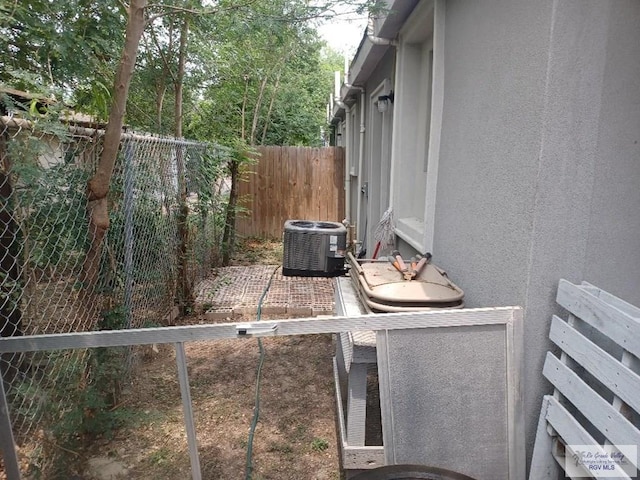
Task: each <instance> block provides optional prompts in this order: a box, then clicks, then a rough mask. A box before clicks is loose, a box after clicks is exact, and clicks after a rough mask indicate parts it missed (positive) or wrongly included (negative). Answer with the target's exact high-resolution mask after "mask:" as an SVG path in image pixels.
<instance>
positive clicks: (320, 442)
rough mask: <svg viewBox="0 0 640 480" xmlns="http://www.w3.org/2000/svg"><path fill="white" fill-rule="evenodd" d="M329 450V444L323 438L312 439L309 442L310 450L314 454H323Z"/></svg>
mask: <svg viewBox="0 0 640 480" xmlns="http://www.w3.org/2000/svg"><path fill="white" fill-rule="evenodd" d="M328 448H329V442H328V441H326V440H325V439H324V438H314V439H313V441H312V442H311V450H313V451H314V452H324V451H325V450H326V449H328Z"/></svg>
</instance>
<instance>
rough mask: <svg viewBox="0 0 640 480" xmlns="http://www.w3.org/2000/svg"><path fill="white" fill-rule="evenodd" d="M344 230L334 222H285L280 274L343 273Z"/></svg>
mask: <svg viewBox="0 0 640 480" xmlns="http://www.w3.org/2000/svg"><path fill="white" fill-rule="evenodd" d="M346 248H347V229H346V228H345V226H344V225H342V224H341V223H337V222H322V221H316V220H287V221H286V222H285V224H284V254H283V261H282V274H283V275H285V276H301V277H333V276H338V275H341V274H343V273H344V256H345V251H346Z"/></svg>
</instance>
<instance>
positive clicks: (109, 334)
mask: <svg viewBox="0 0 640 480" xmlns="http://www.w3.org/2000/svg"><path fill="white" fill-rule="evenodd" d="M514 312H517V314H516V315H514ZM514 318H516V319H519V318H521V310H520V308H519V307H497V308H477V309H464V310H434V311H427V312H414V313H387V314H369V315H361V316H355V317H323V318H297V319H287V320H273V321H271V320H269V321H261V322H250V323H223V324H213V325H189V326H178V327H160V328H146V329H131V330H104V331H97V332H78V333H62V334H49V335H31V336H24V337H6V338H2V339H0V354H1V353H18V352H36V351H48V350H63V349H78V348H100V347H124V346H135V345H150V344H174V347H175V349H176V364H177V370H178V378H179V383H180V393H181V397H182V408H183V411H184V419H185V428H186V432H187V441H188V447H189V459H190V462H191V472H192V478H193V480H202V473H201V470H200V460H199V455H198V447H197V439H196V431H195V425H194V421H193V410H192V405H191V394H190V386H189V378H188V373H187V360H186V355H185V350H184V344H185V342H194V341H203V340H221V339H231V338H237V339H247V338H253V337H269V336H288V335H312V334H326V333H340V332H346V331H351V332H357V331H384V330H401V329H411V328H429V327H450V326H464V325H478V324H484V325H507V327H508V330H509V331H510V334H511V335H513V327H514V323H515V324H516V325H515V328H516V329H519V328H521V325H519V322H518V321H516V322H514ZM518 353H521V352H518ZM519 373H520V372H514V375H515V377H517V379H518V381H517V382H516V384H519V383H520V382H519V378H520V374H519ZM518 396H519V395H518ZM514 400H515V401H516V402H517V403H520V400H521V399H520V398H516V399H514ZM0 448H1V449H2V456H3V459H4V464H5V469H6V473H7V478H8V479H9V480H20V479H21V476H20V470H19V464H18V455H17V452H16V449H15V443H14V437H13V431H12V429H11V417H10V412H9V405H8V402H7V397H6V393H5V390H4V382H3V380H2V378H1V377H0ZM520 468H522V469H524V465H522V466H521V467H520ZM514 480H515V479H514Z"/></svg>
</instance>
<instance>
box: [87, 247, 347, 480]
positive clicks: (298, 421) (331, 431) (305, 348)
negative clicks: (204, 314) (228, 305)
mask: <svg viewBox="0 0 640 480" xmlns="http://www.w3.org/2000/svg"><path fill="white" fill-rule="evenodd" d="M238 252H241V253H239V254H238V255H237V256H236V257H235V258H234V264H236V265H237V264H244V265H246V264H270V265H273V264H279V263H281V261H282V244H281V243H280V242H274V241H260V240H257V239H247V240H244V241H243V242H242V245H240V247H239V248H238ZM247 320H251V319H247ZM186 322H187V323H200V322H201V319H200V318H198V317H197V316H194V317H192V318H190V319H186ZM263 342H264V347H265V350H266V357H265V358H266V359H265V363H264V367H263V379H262V388H261V395H260V422H259V424H258V427H257V430H256V434H255V439H254V447H253V464H254V470H253V476H252V478H253V480H267V479H273V480H287V479H291V480H294V479H295V480H338V479H339V478H340V470H339V465H338V453H337V446H336V445H337V440H336V432H335V420H334V418H335V416H334V415H335V402H334V398H335V397H334V389H333V382H332V378H333V376H332V370H331V365H332V362H331V358H332V354H333V345H332V339H331V336H328V335H324V336H306V337H278V338H270V339H264V340H263ZM186 353H187V358H188V370H189V377H190V378H189V379H190V384H191V395H192V401H193V409H194V416H195V422H196V431H197V435H198V443H199V452H200V463H201V466H202V473H203V478H205V479H243V478H245V468H246V454H247V440H248V434H249V427H250V422H251V418H252V415H253V409H254V401H255V388H256V386H255V381H256V367H257V365H258V359H259V350H258V346H257V341H256V340H254V339H248V340H223V341H211V342H193V343H189V344H187V345H186ZM135 378H136V379H137V380H136V382H135V383H134V384H133V385H131V387H130V388H129V389H128V390H127V392H126V394H125V397H124V398H123V406H124V407H126V408H127V409H128V410H129V411H131V412H137V414H136V415H135V417H136V421H135V422H133V423H132V425H131V426H130V427H128V428H124V429H122V430H120V431H118V432H117V433H116V435H115V437H114V438H113V439H112V440H110V441H106V440H105V441H103V442H101V443H100V444H97V445H95V446H94V448H92V449H91V451H90V452H87V457H90V456H94V457H95V456H101V457H110V458H114V459H117V460H118V461H120V462H122V464H123V465H124V466H125V467H126V468H127V470H128V472H127V474H126V476H123V478H127V479H133V480H135V479H140V480H142V479H145V480H146V479H150V478H156V479H184V478H189V472H190V466H189V456H188V451H187V443H186V434H185V430H184V424H183V417H182V405H181V400H180V391H179V386H178V380H177V376H176V364H175V354H174V352H173V350H172V349H164V350H161V351H160V353H159V354H156V355H155V358H154V359H152V360H148V361H147V362H146V363H144V364H143V365H141V366H140V368H139V371H138V372H137V373H136V375H135Z"/></svg>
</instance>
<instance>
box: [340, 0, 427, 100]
mask: <svg viewBox="0 0 640 480" xmlns="http://www.w3.org/2000/svg"><path fill="white" fill-rule="evenodd" d="M419 1H420V0H384V2H383V6H382V9H383V11H384V12H385V13H383V14H381V15H379V16H377V17H373V19H372V20H373V34H374V35H375V36H376V37H379V38H385V39H389V40H397V38H398V33H399V32H400V29H401V28H402V26H403V25H404V23H405V22H406V20H407V18H408V17H409V15H410V14H411V12H412V11H413V9H414V8H415V7H416V5H417V4H418V3H419ZM389 48H395V47H393V46H391V45H376V44H374V43H373V42H372V41H371V40H370V39H369V37H368V35H367V31H366V30H365V32H364V35H363V37H362V40H361V41H360V46H359V47H358V50H357V52H356V54H355V56H354V58H353V60H352V61H351V65H350V68H349V84H350V85H352V87H351V88H349V87H348V86H346V85H342V88H341V90H340V96H341V98H342V100H343V101H344V102H349V99H350V98H351V97H353V96H354V95H355V94H357V93H358V92H359V91H360V89H359V88H357V87H359V86H362V85H364V84H365V83H366V81H367V79H368V78H369V77H370V76H371V73H372V72H373V71H374V70H375V68H376V66H377V65H378V63H379V62H380V60H381V59H382V57H383V56H384V55H385V53H387V50H388V49H389Z"/></svg>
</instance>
